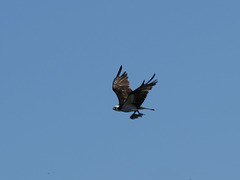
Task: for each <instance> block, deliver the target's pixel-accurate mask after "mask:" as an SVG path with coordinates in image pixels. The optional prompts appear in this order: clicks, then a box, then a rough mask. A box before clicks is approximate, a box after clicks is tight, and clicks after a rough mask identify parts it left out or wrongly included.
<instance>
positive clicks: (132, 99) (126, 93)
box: [112, 66, 158, 119]
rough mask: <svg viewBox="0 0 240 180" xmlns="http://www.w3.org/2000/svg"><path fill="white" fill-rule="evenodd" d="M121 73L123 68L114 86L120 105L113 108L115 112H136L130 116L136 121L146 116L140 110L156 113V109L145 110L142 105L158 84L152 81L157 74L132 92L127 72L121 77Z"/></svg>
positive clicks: (114, 81) (119, 71) (115, 79)
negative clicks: (150, 91)
mask: <svg viewBox="0 0 240 180" xmlns="http://www.w3.org/2000/svg"><path fill="white" fill-rule="evenodd" d="M121 71H122V66H121V67H120V69H119V70H118V73H117V76H116V77H115V78H114V80H113V84H112V89H113V91H114V92H115V93H116V95H117V97H118V101H119V105H117V106H115V107H113V110H115V111H122V112H131V111H134V112H133V114H132V115H131V116H130V118H131V119H136V118H138V117H142V115H144V114H142V113H140V112H139V110H142V109H148V110H152V111H154V109H150V108H145V107H142V106H141V105H142V103H143V102H144V100H145V98H146V97H147V94H148V91H149V90H151V89H152V87H153V86H155V85H156V84H157V82H158V81H157V80H154V81H152V79H153V78H154V76H155V74H154V75H153V76H152V78H151V79H150V80H149V81H148V82H147V83H145V80H144V81H143V83H142V84H141V86H139V87H138V88H137V89H135V90H134V91H132V90H131V89H130V88H129V81H128V76H127V73H126V71H125V72H124V73H123V74H122V75H121V76H119V75H120V73H121ZM151 81H152V82H151ZM136 113H137V114H136Z"/></svg>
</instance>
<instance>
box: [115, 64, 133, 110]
mask: <svg viewBox="0 0 240 180" xmlns="http://www.w3.org/2000/svg"><path fill="white" fill-rule="evenodd" d="M121 71H122V66H121V67H120V69H119V70H118V73H117V76H116V77H115V78H114V80H113V84H112V89H113V91H114V92H115V93H116V95H117V97H118V100H119V105H120V106H121V105H123V104H124V102H125V101H126V99H127V97H128V94H129V93H131V92H132V90H131V89H130V88H129V81H128V76H127V73H126V71H125V72H124V73H123V74H122V75H121V76H119V75H120V73H121Z"/></svg>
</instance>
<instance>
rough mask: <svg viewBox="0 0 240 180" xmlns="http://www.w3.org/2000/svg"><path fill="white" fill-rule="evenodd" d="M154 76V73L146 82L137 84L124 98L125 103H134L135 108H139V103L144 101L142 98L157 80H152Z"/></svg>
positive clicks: (144, 97)
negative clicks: (125, 98)
mask: <svg viewBox="0 0 240 180" xmlns="http://www.w3.org/2000/svg"><path fill="white" fill-rule="evenodd" d="M154 77H155V74H154V75H153V76H152V78H151V79H150V80H149V81H148V82H147V83H145V81H143V83H142V84H141V86H139V87H138V88H137V89H135V90H134V91H132V92H131V93H130V94H129V96H128V98H127V100H126V103H129V104H135V105H136V106H137V108H140V106H141V104H142V103H143V102H144V100H145V99H146V97H147V94H148V91H149V90H151V89H152V87H153V86H155V85H156V84H157V82H158V81H157V79H155V80H154V81H152V79H153V78H154ZM151 81H152V82H151Z"/></svg>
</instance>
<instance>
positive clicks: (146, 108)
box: [139, 106, 155, 111]
mask: <svg viewBox="0 0 240 180" xmlns="http://www.w3.org/2000/svg"><path fill="white" fill-rule="evenodd" d="M139 109H147V110H151V111H155V109H151V108H145V107H142V106H141V107H140V108H139Z"/></svg>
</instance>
